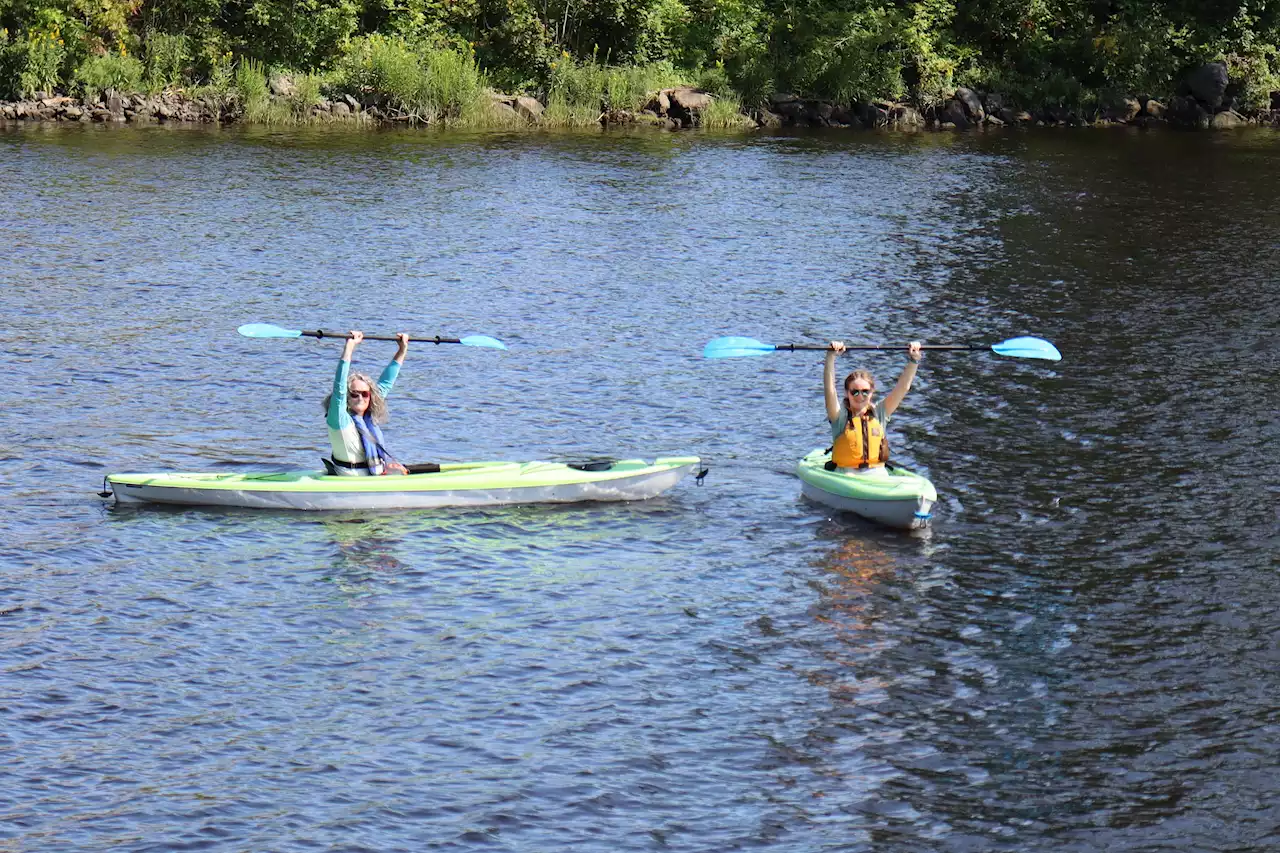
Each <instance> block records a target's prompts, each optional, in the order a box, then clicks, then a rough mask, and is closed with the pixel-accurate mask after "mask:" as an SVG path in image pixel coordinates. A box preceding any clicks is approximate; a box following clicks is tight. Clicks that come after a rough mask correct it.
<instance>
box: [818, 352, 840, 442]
mask: <svg viewBox="0 0 1280 853" xmlns="http://www.w3.org/2000/svg"><path fill="white" fill-rule="evenodd" d="M842 352H844V342H843V341H832V342H831V349H829V350H827V360H826V362H825V363H824V364H823V365H822V390H823V396H824V397H825V398H826V401H827V420H828V421H830V422H831V423H835V420H836V418H838V417H839V416H840V394H839V392H837V391H836V356H837V355H839V354H840V353H842Z"/></svg>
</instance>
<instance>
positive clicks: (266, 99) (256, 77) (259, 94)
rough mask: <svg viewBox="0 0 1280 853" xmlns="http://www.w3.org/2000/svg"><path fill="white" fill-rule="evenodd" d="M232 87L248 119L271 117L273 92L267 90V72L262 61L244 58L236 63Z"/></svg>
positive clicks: (256, 119)
mask: <svg viewBox="0 0 1280 853" xmlns="http://www.w3.org/2000/svg"><path fill="white" fill-rule="evenodd" d="M232 87H233V91H234V92H235V94H236V97H237V98H238V99H239V101H240V107H241V109H242V110H243V111H244V117H245V120H246V121H264V120H266V119H267V118H268V117H269V113H270V108H271V93H270V92H269V91H268V90H267V73H266V69H265V68H263V66H262V63H261V62H258V61H257V60H254V59H249V58H248V57H244V58H242V59H241V60H240V61H239V62H238V63H237V64H236V72H235V78H234V81H233V83H232Z"/></svg>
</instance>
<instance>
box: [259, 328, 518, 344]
mask: <svg viewBox="0 0 1280 853" xmlns="http://www.w3.org/2000/svg"><path fill="white" fill-rule="evenodd" d="M236 331H238V332H239V333H240V334H242V335H244V336H245V337H246V338H349V337H351V335H350V334H348V333H347V332H326V331H324V330H323V329H318V330H316V331H314V332H300V331H297V330H295V329H282V328H280V327H279V326H273V325H271V324H270V323H246V324H245V325H243V326H241V327H240V328H239V329H237V330H236ZM364 339H365V340H366V341H394V340H396V338H395V336H394V335H365V336H364ZM409 340H411V341H413V342H414V343H419V344H462V345H463V346H464V347H488V348H489V349H506V348H507V345H506V344H504V343H503V342H502V341H500V340H498V339H497V338H491V337H489V336H488V335H468V336H467V337H465V338H442V337H440V336H439V335H434V336H432V337H429V338H420V337H418V336H416V335H410V336H409Z"/></svg>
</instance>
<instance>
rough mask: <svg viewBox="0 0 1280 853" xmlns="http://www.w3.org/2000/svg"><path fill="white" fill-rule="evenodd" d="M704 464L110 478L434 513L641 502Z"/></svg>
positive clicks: (262, 503) (119, 496)
mask: <svg viewBox="0 0 1280 853" xmlns="http://www.w3.org/2000/svg"><path fill="white" fill-rule="evenodd" d="M699 464H700V460H699V459H698V457H697V456H671V457H664V458H661V459H657V460H655V461H654V462H652V463H649V462H645V461H644V460H642V459H624V460H619V461H607V462H596V463H591V464H581V465H574V464H572V463H563V462H468V463H458V464H443V465H441V466H440V470H439V471H438V472H434V473H430V474H409V475H407V476H385V477H343V476H332V475H329V474H325V473H324V472H323V471H283V472H279V473H239V474H180V473H158V474H111V475H109V476H108V477H107V481H108V483H110V487H111V490H112V492H113V493H114V495H115V498H116V502H117V503H136V502H143V503H161V504H181V505H187V506H225V507H248V508H252V509H298V510H349V509H431V508H435V507H447V506H495V505H500V504H527V503H570V502H574V501H639V500H645V499H646V498H651V497H654V496H655V495H658V494H661V493H662V492H665V491H666V490H667V489H670V488H671V487H672V486H674V485H675V484H676V483H678V482H680V480H681V479H682V478H683V477H684V476H685V475H686V474H689V473H691V472H693V471H695V470H696V469H697V468H698V466H699Z"/></svg>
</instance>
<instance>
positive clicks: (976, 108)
mask: <svg viewBox="0 0 1280 853" xmlns="http://www.w3.org/2000/svg"><path fill="white" fill-rule="evenodd" d="M955 97H956V100H957V101H959V102H960V104H961V106H963V107H964V114H965V118H967V119H968V120H969V121H970V122H972V123H973V124H978V123H979V122H981V121H982V120H983V119H984V118H986V115H987V114H986V111H985V110H983V108H982V99H981V98H979V97H978V93H977V92H975V91H973V90H972V89H966V88H965V87H964V86H961V87H960V88H959V89H956V96H955ZM956 127H959V125H956Z"/></svg>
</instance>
